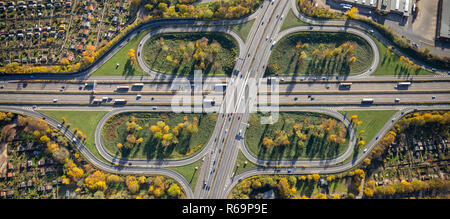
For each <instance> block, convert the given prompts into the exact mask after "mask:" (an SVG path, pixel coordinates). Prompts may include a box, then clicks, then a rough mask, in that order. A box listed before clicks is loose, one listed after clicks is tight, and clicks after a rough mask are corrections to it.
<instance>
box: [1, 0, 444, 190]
mask: <svg viewBox="0 0 450 219" xmlns="http://www.w3.org/2000/svg"><path fill="white" fill-rule="evenodd" d="M295 2H296V1H295V0H279V1H264V2H263V4H262V5H261V7H260V8H259V9H258V10H257V12H256V13H254V14H252V15H251V16H249V17H247V18H243V19H238V20H227V21H196V20H190V19H186V20H183V19H177V20H172V21H167V20H161V21H155V22H150V23H148V24H145V25H142V26H141V27H139V28H137V29H136V30H135V31H132V32H131V33H129V34H127V35H126V36H125V37H124V38H123V39H122V40H121V41H120V42H119V43H118V44H116V45H115V46H113V47H112V48H111V50H110V51H108V52H107V53H106V54H104V55H103V56H102V57H101V58H100V59H99V60H97V61H96V62H95V63H94V64H93V65H92V66H90V67H89V68H88V69H86V70H83V71H81V72H78V73H76V74H72V75H67V76H62V75H38V74H37V75H36V76H35V78H34V79H47V80H50V81H29V79H30V78H29V76H20V75H10V76H3V77H2V79H4V81H3V82H1V83H0V104H2V106H1V107H0V110H3V111H12V112H16V113H21V114H25V115H29V116H34V117H37V118H45V119H46V121H48V122H49V123H50V125H52V126H55V127H56V126H57V125H58V124H59V123H58V122H57V121H56V120H55V119H52V118H50V117H48V116H45V115H43V114H41V113H38V112H35V111H33V110H27V109H29V108H31V107H30V106H32V105H37V107H38V108H45V109H65V110H79V109H82V110H86V109H87V110H107V111H110V112H109V113H107V115H106V116H105V117H103V118H102V119H101V121H100V122H99V124H98V125H97V129H96V133H95V142H96V147H97V150H98V151H99V153H100V155H101V156H102V157H103V158H104V159H105V160H107V161H109V162H110V163H105V162H103V161H101V160H100V159H98V158H96V157H95V156H94V155H92V154H91V153H90V152H89V151H88V150H87V149H86V147H85V146H84V145H83V144H82V143H79V142H78V143H77V144H76V146H77V147H78V149H79V150H80V152H81V153H82V154H83V155H84V156H85V157H86V159H87V160H89V161H90V162H91V163H93V164H94V165H95V166H96V167H98V168H99V169H102V170H104V171H108V172H114V173H122V174H160V175H165V176H169V177H172V178H174V179H175V180H177V181H178V182H179V183H180V184H181V185H182V187H183V189H184V190H185V192H186V194H187V196H188V198H226V197H227V195H228V194H229V192H230V191H231V189H232V188H233V186H234V185H236V183H237V182H238V181H239V180H241V179H244V178H245V177H248V176H252V175H257V174H274V173H283V174H285V173H288V172H287V170H288V169H289V170H290V172H289V173H290V174H305V173H313V172H314V173H330V172H341V171H345V170H348V169H350V168H352V167H353V166H355V165H356V164H357V163H358V162H360V161H361V160H362V159H363V158H364V157H365V156H366V154H364V153H361V154H358V155H357V158H356V159H353V160H351V161H346V160H348V157H349V156H351V153H352V152H353V150H352V149H353V147H354V145H355V139H354V138H353V137H352V136H353V135H354V133H353V132H354V130H353V129H352V128H351V127H350V129H349V131H350V134H351V138H350V139H351V141H350V142H349V147H348V148H347V150H346V151H345V152H344V153H343V154H341V155H339V156H338V157H336V158H333V159H330V160H308V161H305V160H298V161H266V160H259V159H258V158H255V157H254V156H253V155H252V154H251V153H249V152H248V150H247V149H246V146H245V145H244V141H243V138H244V136H245V130H246V127H247V121H248V119H249V114H250V113H251V111H252V108H251V107H254V106H256V105H257V104H259V103H260V97H264V96H266V95H268V94H269V93H267V91H258V88H261V87H262V86H266V85H262V84H260V83H259V82H261V78H262V77H263V74H264V71H265V67H266V66H267V63H268V60H269V57H270V52H271V49H272V48H273V45H274V42H278V41H279V40H280V39H282V38H283V37H284V36H286V35H287V34H290V33H294V32H299V31H327V32H348V33H351V34H356V35H358V36H360V37H362V38H363V39H365V40H367V42H368V43H369V45H370V46H371V47H372V50H373V54H374V59H373V61H372V64H371V67H369V68H368V69H367V71H365V72H363V73H361V74H359V75H354V76H349V77H346V78H341V77H325V78H317V77H313V76H312V77H305V76H282V77H277V79H276V80H278V82H279V89H278V92H276V93H278V94H279V100H278V101H279V104H280V107H279V108H278V109H279V110H282V111H316V112H321V113H325V114H329V115H331V116H334V117H336V118H337V119H341V120H342V121H343V122H344V124H346V125H347V126H348V125H349V123H348V121H347V120H344V119H343V118H342V115H341V114H339V113H338V112H337V110H336V109H338V108H339V109H350V108H358V109H361V108H364V109H397V110H399V111H398V112H397V113H396V114H395V115H394V116H393V117H392V118H391V120H394V121H396V120H398V119H399V118H400V117H401V115H403V114H404V113H408V112H411V111H412V110H414V109H417V108H418V109H423V110H429V109H445V110H448V109H449V108H450V107H449V106H450V94H449V93H450V90H449V86H448V85H449V83H450V79H449V78H447V77H446V75H444V74H441V75H438V76H413V77H408V81H410V82H412V83H411V85H409V86H406V87H404V86H403V87H399V86H397V85H398V82H403V81H405V78H401V77H400V78H399V77H397V76H382V77H374V76H369V75H370V74H371V73H372V72H374V71H375V70H376V67H377V66H378V64H379V51H378V47H377V46H376V44H375V42H374V41H373V39H372V37H371V36H370V35H369V34H368V32H367V29H368V27H367V26H366V25H365V24H362V23H360V22H356V21H351V22H343V21H334V20H326V21H322V20H321V21H317V20H313V19H310V18H306V17H304V16H303V15H302V14H301V13H300V12H298V11H297V8H296V6H295ZM289 10H293V11H294V12H295V13H294V14H296V16H297V17H298V18H300V19H301V20H303V21H305V22H307V23H310V24H311V25H307V26H298V27H294V28H290V29H286V30H284V31H281V32H280V29H281V25H282V24H283V22H284V18H285V17H286V15H287V13H288V12H289ZM252 19H254V20H255V21H254V24H253V26H252V28H251V30H250V32H249V34H248V37H247V40H246V41H245V42H244V41H243V40H242V39H241V38H240V36H239V35H238V34H237V33H236V32H234V31H232V30H231V29H229V28H226V27H223V25H230V24H238V23H243V22H246V21H248V20H252ZM149 28H152V30H151V31H150V32H149V33H148V34H147V35H146V36H144V37H143V39H142V40H141V42H140V43H139V46H138V48H137V51H138V54H142V49H143V46H142V45H143V44H144V43H145V42H146V41H147V40H149V39H151V37H153V36H155V35H157V34H160V33H168V32H203V31H219V32H223V33H226V34H229V35H230V36H231V37H233V38H234V39H235V40H236V42H237V43H238V45H239V57H238V59H237V62H236V64H235V67H234V71H233V72H238V73H237V74H233V75H232V76H231V77H230V78H225V77H211V78H208V81H205V83H204V84H203V86H202V90H198V91H195V92H191V91H186V90H182V89H180V88H179V87H173V86H172V84H171V81H173V80H174V79H187V80H192V78H190V77H173V76H167V75H165V74H162V73H159V72H157V71H154V70H152V69H150V68H149V67H148V66H146V65H145V62H144V61H143V60H142V56H141V55H138V63H139V64H140V66H141V68H142V69H144V71H145V72H146V74H147V75H145V76H142V77H132V78H126V79H124V78H120V77H119V78H118V77H108V76H102V77H89V75H90V74H91V73H92V72H94V71H95V70H96V69H98V68H99V67H100V66H101V65H102V64H104V63H105V62H106V61H107V60H108V59H109V58H111V57H112V56H113V55H114V54H115V53H117V51H119V50H120V49H121V48H122V47H123V46H125V44H126V43H127V42H128V41H129V40H130V39H132V38H133V37H136V36H137V34H138V33H139V32H141V31H143V30H145V29H149ZM374 36H376V37H377V38H379V39H380V40H381V42H383V43H384V44H385V45H389V43H388V42H387V40H386V39H385V38H384V37H383V36H382V35H381V34H380V33H377V32H376V31H375V33H374ZM394 51H395V52H396V53H397V54H400V55H404V54H403V53H401V52H400V51H398V50H395V49H394ZM423 67H424V68H427V69H429V68H428V67H426V66H423ZM438 73H443V71H438ZM25 79H26V80H25ZM19 80H20V81H19ZM62 80H64V81H62ZM344 80H345V82H351V83H352V84H351V86H350V88H347V89H342V86H340V83H342V82H344ZM252 82H256V83H252ZM86 83H90V84H92V83H94V84H95V86H91V85H89V86H86ZM135 83H143V85H142V86H140V87H139V89H135V87H134V86H133V84H135ZM216 83H226V84H227V88H226V92H217V91H215V89H214V84H216ZM119 86H128V87H129V88H128V89H125V90H121V89H117V88H118V87H119ZM269 89H271V88H269ZM272 93H273V92H272ZM193 94H196V95H198V96H200V98H199V99H198V98H196V97H191V99H192V100H193V101H194V104H197V105H201V104H202V102H203V96H204V95H208V98H213V99H216V100H217V102H216V105H217V108H218V109H219V112H218V116H217V123H216V126H215V129H214V131H213V133H212V135H211V137H210V139H209V141H208V144H207V145H205V146H204V147H203V149H202V150H201V151H200V152H197V153H196V154H195V155H193V156H191V157H188V158H185V159H181V160H165V161H148V160H126V159H118V158H116V157H114V156H113V155H111V154H109V153H108V152H107V151H106V150H105V149H104V147H103V143H102V139H101V132H102V128H103V126H104V124H105V123H106V121H107V120H108V119H109V118H110V117H111V116H113V115H115V114H117V113H121V112H125V111H155V112H160V111H172V110H174V108H172V107H171V103H172V100H173V99H174V97H175V96H179V95H184V96H187V97H189V96H191V95H193ZM103 97H107V99H108V100H106V101H102V102H101V103H100V104H93V99H99V98H100V99H101V98H103ZM363 98H373V99H374V103H375V104H374V105H372V106H367V105H364V106H362V105H360V103H361V99H363ZM114 99H127V104H125V105H121V106H120V107H117V105H114V104H113V102H114V101H113V100H114ZM376 103H383V104H381V105H377V104H376ZM11 105H16V106H15V107H12V106H11ZM17 105H23V106H24V108H26V109H24V108H21V107H18V106H17ZM308 105H309V106H308ZM312 105H314V107H312ZM190 107H191V106H190V105H189V106H188V108H190ZM330 107H334V108H330ZM392 125H393V123H392V122H388V123H386V124H385V126H384V127H383V128H382V129H381V130H380V131H379V132H378V133H377V135H378V136H382V135H384V134H385V133H386V132H387V131H388V130H389V129H390V128H391V127H392ZM64 133H65V134H66V136H67V137H69V139H72V138H73V136H74V135H73V133H71V132H70V131H68V130H64ZM376 143H377V140H376V139H372V140H371V141H370V142H369V143H368V144H367V146H366V147H367V148H368V149H372V148H373V147H375V145H376ZM239 150H241V151H242V152H243V154H244V155H245V156H246V157H247V158H248V159H249V160H250V161H251V162H254V163H256V164H260V165H266V167H265V168H263V167H260V168H256V169H252V170H248V171H245V172H243V173H241V174H240V175H238V176H234V177H233V169H234V166H235V163H236V159H237V155H238V152H239ZM200 159H203V160H204V161H203V164H202V167H201V169H200V172H199V177H198V181H197V186H196V188H195V189H194V191H193V190H192V189H191V188H190V186H189V183H187V181H186V179H184V178H183V177H182V176H181V175H180V174H178V173H176V172H174V171H172V170H169V169H166V168H165V167H171V166H183V165H187V164H191V163H193V162H195V161H198V160H200ZM114 164H118V166H117V165H114ZM277 165H281V166H283V167H282V168H277V167H276V166H277Z"/></svg>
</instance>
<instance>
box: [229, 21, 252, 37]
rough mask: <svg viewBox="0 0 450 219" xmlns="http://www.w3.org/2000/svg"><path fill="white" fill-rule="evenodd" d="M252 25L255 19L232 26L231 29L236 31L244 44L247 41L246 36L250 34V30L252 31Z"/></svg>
mask: <svg viewBox="0 0 450 219" xmlns="http://www.w3.org/2000/svg"><path fill="white" fill-rule="evenodd" d="M253 23H255V19H253V20H250V21H247V22H245V23H242V24H235V25H232V26H231V28H232V29H233V30H234V31H236V32H237V33H238V34H239V36H240V37H241V38H242V39H243V40H244V42H245V41H247V36H248V33H249V32H250V29H252V26H253Z"/></svg>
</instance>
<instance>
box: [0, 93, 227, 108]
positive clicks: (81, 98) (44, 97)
mask: <svg viewBox="0 0 450 219" xmlns="http://www.w3.org/2000/svg"><path fill="white" fill-rule="evenodd" d="M177 95H178V96H180V97H181V98H184V99H187V100H190V101H192V103H196V104H203V102H199V103H197V102H194V97H193V96H191V94H189V93H188V94H177ZM103 97H107V98H110V100H109V101H102V103H114V99H126V100H127V102H128V103H155V104H161V103H168V104H171V103H172V100H173V98H174V97H175V95H171V94H168V95H167V94H161V95H150V94H142V95H141V97H140V98H139V97H138V95H136V94H126V93H124V94H108V95H96V96H95V97H93V96H91V95H90V94H63V93H61V94H45V93H44V94H17V93H10V94H0V101H5V102H19V103H20V102H36V103H38V102H49V103H53V102H54V100H55V99H56V102H55V103H74V102H81V103H87V104H88V103H91V102H92V101H93V100H94V99H102V98H103ZM221 97H222V95H221V94H210V95H208V98H209V99H214V100H217V101H216V103H215V105H216V106H218V105H220V104H221V100H220V99H221Z"/></svg>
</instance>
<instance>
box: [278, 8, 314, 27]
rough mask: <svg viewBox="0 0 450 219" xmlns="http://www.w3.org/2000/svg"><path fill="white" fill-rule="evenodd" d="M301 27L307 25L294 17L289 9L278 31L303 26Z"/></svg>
mask: <svg viewBox="0 0 450 219" xmlns="http://www.w3.org/2000/svg"><path fill="white" fill-rule="evenodd" d="M303 25H308V23H305V22H303V21H302V20H300V19H298V18H297V16H295V14H294V12H293V11H292V9H290V10H289V12H288V14H287V15H286V18H284V22H283V25H282V26H281V29H280V31H283V30H285V29H289V28H291V27H296V26H303Z"/></svg>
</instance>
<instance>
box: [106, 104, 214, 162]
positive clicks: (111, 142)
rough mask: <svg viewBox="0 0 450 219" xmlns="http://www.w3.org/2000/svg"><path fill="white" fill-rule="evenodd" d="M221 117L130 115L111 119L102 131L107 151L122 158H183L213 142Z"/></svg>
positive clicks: (134, 113)
mask: <svg viewBox="0 0 450 219" xmlns="http://www.w3.org/2000/svg"><path fill="white" fill-rule="evenodd" d="M216 117H217V114H206V113H205V114H176V113H148V112H127V113H119V114H117V115H114V116H113V117H111V118H110V119H109V120H108V121H107V122H106V124H105V126H104V127H103V130H102V138H103V144H104V146H105V149H106V150H107V151H108V152H109V153H110V154H111V155H113V156H116V157H119V158H128V159H139V160H163V159H172V160H173V159H180V158H185V157H189V156H191V155H193V154H195V153H196V152H198V151H199V150H200V149H201V148H203V146H205V145H206V144H207V142H208V141H209V138H210V135H211V133H212V131H213V130H214V126H215V122H216V119H217V118H216Z"/></svg>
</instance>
